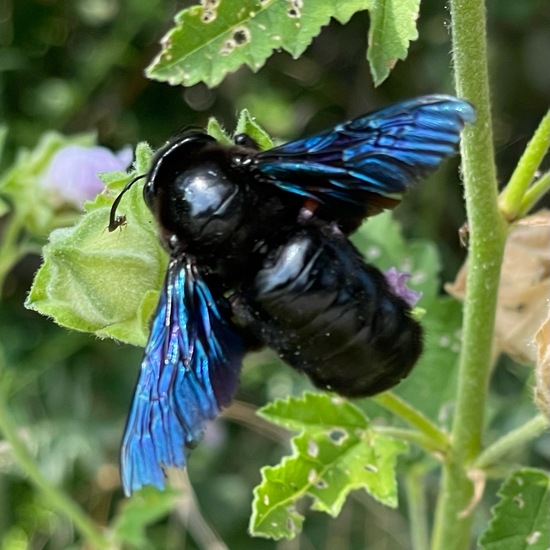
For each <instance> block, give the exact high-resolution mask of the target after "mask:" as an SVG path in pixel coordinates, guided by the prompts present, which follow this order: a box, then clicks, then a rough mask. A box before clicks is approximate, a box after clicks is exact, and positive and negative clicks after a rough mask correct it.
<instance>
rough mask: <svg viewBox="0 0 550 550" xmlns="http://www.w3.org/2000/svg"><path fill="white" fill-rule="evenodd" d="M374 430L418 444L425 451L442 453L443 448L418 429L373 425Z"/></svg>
mask: <svg viewBox="0 0 550 550" xmlns="http://www.w3.org/2000/svg"><path fill="white" fill-rule="evenodd" d="M375 430H376V432H377V433H379V434H383V435H387V436H389V437H393V438H395V439H402V440H403V441H408V442H409V443H414V444H415V445H418V446H419V447H420V448H421V449H423V450H424V451H426V452H427V453H438V454H443V453H444V452H445V449H444V448H441V447H440V446H439V445H436V444H435V442H434V440H433V439H432V438H431V437H428V436H427V435H426V434H424V433H422V432H419V431H418V430H408V429H406V428H394V427H393V426H375Z"/></svg>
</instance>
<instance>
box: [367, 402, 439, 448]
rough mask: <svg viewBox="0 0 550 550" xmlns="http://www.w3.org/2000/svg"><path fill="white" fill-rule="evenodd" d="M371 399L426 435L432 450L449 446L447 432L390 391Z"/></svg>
mask: <svg viewBox="0 0 550 550" xmlns="http://www.w3.org/2000/svg"><path fill="white" fill-rule="evenodd" d="M371 399H372V401H374V402H375V403H378V404H379V405H380V406H382V407H384V408H385V409H387V410H388V411H390V412H392V413H393V414H395V416H397V417H399V418H401V419H402V420H404V421H405V422H406V423H407V424H409V425H411V426H413V427H415V428H416V429H417V430H419V431H420V432H421V433H422V434H424V435H425V436H427V438H428V440H429V441H431V447H432V449H433V450H436V449H437V450H439V451H440V452H442V453H445V452H446V450H447V448H448V447H449V437H448V436H447V434H446V433H445V432H443V431H442V430H440V429H439V428H438V427H437V426H436V425H435V424H434V423H433V422H432V421H431V420H429V419H428V418H426V417H425V416H424V415H423V414H422V413H420V412H418V411H417V410H416V409H415V408H414V407H411V405H409V404H408V403H407V402H406V401H404V400H403V399H401V398H400V397H398V396H397V395H395V394H394V393H392V392H384V393H380V394H378V395H376V396H374V397H372V398H371ZM426 441H427V440H426Z"/></svg>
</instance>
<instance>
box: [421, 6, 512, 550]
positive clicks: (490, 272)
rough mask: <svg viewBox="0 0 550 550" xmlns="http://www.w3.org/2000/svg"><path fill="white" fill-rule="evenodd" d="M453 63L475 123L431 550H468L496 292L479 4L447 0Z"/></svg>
mask: <svg viewBox="0 0 550 550" xmlns="http://www.w3.org/2000/svg"><path fill="white" fill-rule="evenodd" d="M450 4H451V28H452V40H453V60H454V70H455V83H456V90H457V94H458V95H459V96H460V97H463V98H465V99H467V100H468V101H470V102H472V103H473V105H474V106H475V108H476V111H477V121H476V123H475V124H474V125H470V126H468V127H467V128H466V129H465V130H464V133H463V137H462V142H461V152H462V171H463V177H464V190H465V198H466V209H467V213H468V224H469V230H470V249H469V259H468V276H467V283H466V284H467V297H466V301H465V304H464V326H463V342H462V350H461V356H460V362H459V380H458V390H457V398H456V409H455V417H454V420H453V427H452V433H451V442H452V452H451V453H450V454H449V455H447V458H446V461H445V464H444V470H443V480H442V487H441V491H440V495H439V499H438V504H437V508H436V517H435V528H434V534H433V539H432V548H433V550H464V549H467V548H469V547H470V543H471V541H470V538H471V526H472V515H471V513H470V514H468V515H461V514H460V512H461V511H462V510H466V509H469V505H470V503H471V499H472V496H473V486H472V482H471V481H470V480H469V479H468V477H467V469H468V466H469V465H470V464H471V463H472V462H473V461H474V460H475V458H476V457H477V455H478V454H479V452H480V449H481V435H482V430H483V425H484V415H485V406H486V394H487V386H488V379H489V372H490V365H491V346H492V338H493V329H494V320H495V310H496V299H497V290H498V283H499V275H500V266H501V263H502V255H503V250H504V243H505V235H506V227H507V224H506V222H505V221H504V219H503V218H502V216H501V214H500V212H499V210H498V207H497V196H498V190H497V180H496V170H495V165H494V150H493V137H492V122H491V112H490V99H489V80H488V70H487V46H486V19H485V5H484V2H483V0H451V3H450Z"/></svg>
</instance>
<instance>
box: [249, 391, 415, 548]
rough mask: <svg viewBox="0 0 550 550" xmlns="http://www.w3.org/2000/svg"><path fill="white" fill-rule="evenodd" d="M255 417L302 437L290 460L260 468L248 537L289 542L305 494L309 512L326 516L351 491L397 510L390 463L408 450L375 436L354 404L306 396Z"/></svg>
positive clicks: (296, 440) (298, 524)
mask: <svg viewBox="0 0 550 550" xmlns="http://www.w3.org/2000/svg"><path fill="white" fill-rule="evenodd" d="M260 414H261V415H262V416H263V417H265V418H267V419H269V420H271V421H272V422H274V423H276V424H279V425H281V426H285V427H288V428H291V429H293V430H299V431H300V432H301V433H300V434H299V435H297V436H296V437H294V438H293V439H292V450H293V452H292V455H290V456H287V457H285V458H283V460H282V461H281V463H280V464H279V465H278V466H275V467H269V466H268V467H265V468H263V469H262V478H263V481H262V483H261V484H260V485H259V486H258V487H256V489H255V490H254V502H253V505H252V508H253V512H252V517H251V520H250V526H249V528H250V532H251V534H253V535H255V536H262V537H267V538H273V539H281V538H293V537H294V536H295V535H296V534H297V533H298V532H299V531H300V529H301V526H302V523H303V521H304V517H303V516H302V515H301V514H300V513H298V512H297V511H296V507H295V506H296V503H297V501H298V500H299V499H301V498H302V497H303V496H306V495H307V496H310V497H311V498H312V499H313V504H312V508H313V509H314V510H318V511H321V512H326V513H327V514H330V515H331V516H336V515H338V514H339V513H340V510H341V509H342V506H343V504H344V502H345V500H346V497H347V495H348V494H349V492H350V491H352V490H354V489H361V488H362V489H365V490H366V491H367V492H368V493H370V494H371V495H372V496H373V497H374V498H376V499H377V500H379V501H380V502H382V503H383V504H386V505H387V506H392V507H395V506H396V505H397V486H396V481H395V463H396V459H397V456H398V455H399V454H401V453H404V452H405V451H406V450H407V445H406V444H405V443H404V442H402V441H397V440H395V439H393V438H390V437H387V436H385V435H382V434H380V433H377V432H376V431H375V430H374V429H373V428H372V427H371V426H370V421H369V419H368V418H367V417H366V416H365V415H364V414H363V413H362V412H361V411H360V410H359V409H358V408H357V407H356V406H355V405H352V404H351V403H349V402H347V401H345V400H342V399H339V398H333V397H331V396H329V395H326V394H313V393H305V394H304V395H303V396H302V397H301V398H289V399H287V400H280V401H276V402H274V403H271V404H269V405H268V406H266V407H264V408H263V409H262V410H261V411H260Z"/></svg>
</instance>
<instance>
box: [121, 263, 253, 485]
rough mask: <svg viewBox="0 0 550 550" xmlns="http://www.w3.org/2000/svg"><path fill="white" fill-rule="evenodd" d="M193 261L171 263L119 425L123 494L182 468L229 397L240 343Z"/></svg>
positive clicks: (161, 481)
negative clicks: (123, 425)
mask: <svg viewBox="0 0 550 550" xmlns="http://www.w3.org/2000/svg"><path fill="white" fill-rule="evenodd" d="M223 308H224V304H223V302H222V301H221V299H220V300H215V299H214V297H213V296H212V293H211V292H210V290H209V288H208V286H207V285H206V283H205V282H204V280H202V279H201V277H200V275H199V273H198V272H197V269H196V267H195V265H194V264H193V262H192V260H191V259H189V258H186V257H184V256H181V257H173V258H171V260H170V264H169V267H168V271H167V274H166V279H165V283H164V287H163V289H162V292H161V295H160V300H159V304H158V306H157V310H156V313H155V315H154V318H153V324H152V327H151V333H150V335H149V341H148V342H147V346H146V348H145V354H144V357H143V362H142V364H141V373H140V375H139V379H138V383H137V387H136V390H135V394H134V400H133V403H132V409H131V411H130V415H129V417H128V422H127V424H126V431H125V434H124V439H123V443H122V451H121V477H122V485H123V488H124V492H125V493H126V495H130V494H131V493H132V492H133V491H136V490H138V489H140V488H141V487H143V486H144V485H154V486H155V487H158V488H163V487H164V472H163V468H164V467H176V468H183V467H184V466H185V463H186V456H187V452H188V450H189V448H191V447H193V446H194V445H195V444H196V443H197V442H198V441H199V440H200V439H201V437H202V433H203V431H204V428H205V425H206V422H207V421H208V420H210V419H212V418H214V417H216V416H217V415H218V414H219V413H220V409H221V408H222V407H223V406H226V405H228V404H229V402H230V401H231V399H232V398H233V394H234V392H235V389H236V386H237V382H238V377H239V370H240V366H241V360H242V357H243V353H244V351H243V346H242V343H241V341H240V338H239V337H238V335H236V334H235V332H234V331H233V330H232V329H231V327H230V326H229V324H228V322H227V321H226V320H225V311H224V310H223Z"/></svg>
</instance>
